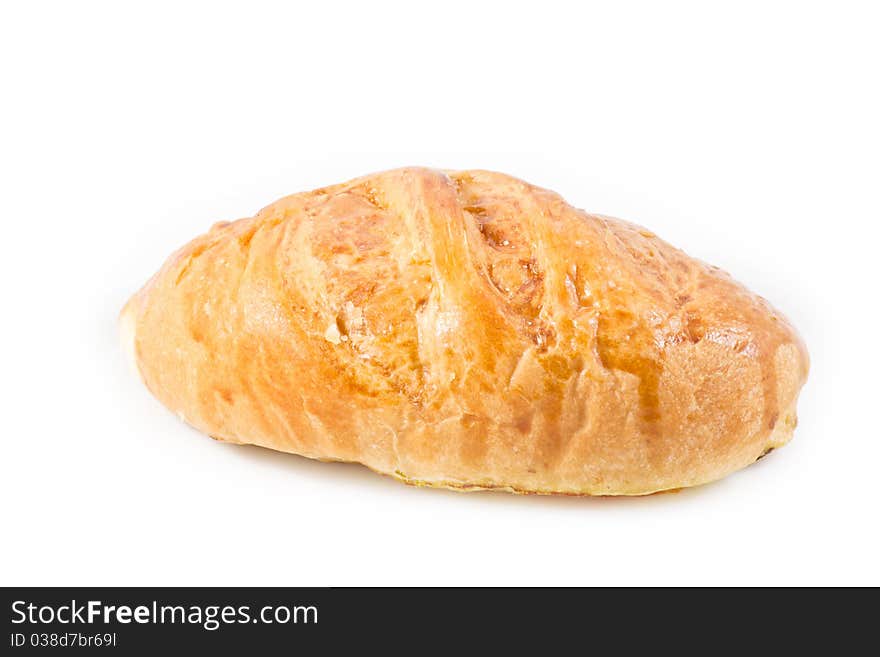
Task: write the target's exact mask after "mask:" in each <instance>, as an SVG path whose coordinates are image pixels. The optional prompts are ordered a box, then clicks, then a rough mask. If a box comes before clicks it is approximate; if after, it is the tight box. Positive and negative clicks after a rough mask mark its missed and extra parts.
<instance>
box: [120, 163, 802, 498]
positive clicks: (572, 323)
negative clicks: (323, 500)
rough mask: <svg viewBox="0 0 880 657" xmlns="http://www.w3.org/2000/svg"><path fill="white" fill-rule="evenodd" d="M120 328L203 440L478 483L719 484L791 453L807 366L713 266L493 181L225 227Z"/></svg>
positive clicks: (459, 177) (161, 275)
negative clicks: (781, 450)
mask: <svg viewBox="0 0 880 657" xmlns="http://www.w3.org/2000/svg"><path fill="white" fill-rule="evenodd" d="M122 322H123V324H124V330H125V334H126V343H127V344H128V346H129V347H130V348H131V351H132V355H133V357H134V359H135V362H136V364H137V367H138V369H139V372H140V374H141V376H142V378H143V380H144V382H145V383H146V385H147V386H148V387H149V389H150V390H151V391H152V393H153V394H154V395H155V396H156V397H157V398H158V399H159V400H161V401H162V403H164V404H165V405H166V406H167V407H168V408H170V409H171V410H173V411H174V412H176V413H178V414H179V415H180V416H181V417H182V418H183V419H184V420H185V421H186V422H188V423H189V424H191V425H193V426H194V427H196V428H197V429H199V430H201V431H203V432H204V433H206V434H209V435H211V436H213V437H215V438H218V439H221V440H225V441H231V442H236V443H253V444H256V445H262V446H264V447H268V448H271V449H276V450H281V451H285V452H293V453H295V454H301V455H303V456H307V457H310V458H317V459H325V460H342V461H356V462H360V463H363V464H364V465H366V466H368V467H370V468H372V469H374V470H376V471H378V472H381V473H385V474H388V475H392V476H395V477H397V478H399V479H402V480H404V481H406V482H408V483H415V484H422V485H432V486H443V487H449V488H455V489H465V490H466V489H480V488H502V489H506V490H511V491H516V492H535V493H565V494H588V495H639V494H646V493H651V492H655V491H659V490H665V489H670V488H681V487H684V486H692V485H695V484H701V483H704V482H708V481H712V480H715V479H718V478H720V477H723V476H725V475H727V474H728V473H730V472H732V471H734V470H737V469H739V468H742V467H744V466H746V465H748V464H750V463H752V462H753V461H755V460H756V459H757V458H759V457H760V456H761V455H762V454H764V453H765V452H766V451H767V450H768V449H770V448H774V447H779V446H780V445H783V444H785V443H786V442H787V441H788V440H789V439H790V437H791V433H792V430H793V428H794V426H795V423H796V419H795V403H796V399H797V395H798V392H799V390H800V388H801V386H802V385H803V383H804V381H805V379H806V375H807V369H808V357H807V353H806V350H805V348H804V345H803V343H802V342H801V340H800V339H799V338H798V336H797V333H796V332H795V331H794V330H793V329H792V327H791V326H790V325H789V324H788V323H787V321H786V320H785V318H784V317H782V316H781V315H780V314H779V313H778V312H777V311H775V310H774V309H773V308H772V307H770V306H769V305H768V304H767V302H766V301H764V300H763V299H761V298H760V297H758V296H756V295H754V294H752V293H751V292H749V291H748V290H746V289H745V288H743V287H742V286H741V285H739V284H738V283H736V282H735V281H733V280H732V279H731V278H730V277H729V276H728V275H726V274H725V273H723V272H721V271H720V270H718V269H717V268H714V267H711V266H708V265H705V264H703V263H701V262H699V261H697V260H694V259H692V258H690V257H688V256H687V255H685V254H684V253H682V252H681V251H679V250H677V249H675V248H673V247H671V246H670V245H668V244H667V243H665V242H663V241H662V240H660V239H659V238H657V237H656V236H655V235H654V234H652V233H651V232H649V231H647V230H645V229H643V228H640V227H638V226H635V225H632V224H629V223H626V222H623V221H619V220H616V219H611V218H607V217H602V216H596V215H590V214H587V213H585V212H583V211H581V210H578V209H575V208H573V207H571V206H569V205H567V204H566V203H565V202H564V201H563V200H562V198H560V197H559V196H558V195H557V194H554V193H553V192H550V191H547V190H544V189H540V188H537V187H534V186H531V185H529V184H527V183H525V182H523V181H521V180H517V179H515V178H512V177H509V176H506V175H503V174H499V173H491V172H487V171H457V172H443V171H436V170H429V169H420V168H407V169H398V170H393V171H387V172H383V173H379V174H374V175H370V176H366V177H363V178H358V179H356V180H353V181H350V182H347V183H344V184H341V185H336V186H332V187H326V188H322V189H318V190H315V191H312V192H307V193H302V194H295V195H293V196H289V197H286V198H283V199H281V200H279V201H277V202H276V203H273V204H272V205H270V206H268V207H267V208H265V209H263V210H262V211H260V212H259V213H258V214H257V215H256V216H254V217H251V218H247V219H241V220H239V221H235V222H232V223H220V224H217V225H215V226H214V227H213V228H212V229H211V230H210V232H208V233H207V234H205V235H202V236H201V237H198V238H196V239H195V240H193V241H192V242H190V243H189V244H187V245H186V246H184V247H183V248H182V249H180V250H179V251H177V252H176V253H175V254H173V255H172V256H171V258H170V259H169V260H168V261H167V262H166V263H165V265H164V266H163V267H162V269H161V270H160V271H159V272H158V273H157V274H156V275H155V276H154V277H153V278H152V279H151V280H150V281H149V282H148V283H147V285H146V286H145V287H144V288H143V289H142V290H141V291H140V292H138V293H137V294H136V295H135V296H134V297H133V298H132V299H131V301H129V303H128V304H127V305H126V307H125V309H124V310H123V314H122Z"/></svg>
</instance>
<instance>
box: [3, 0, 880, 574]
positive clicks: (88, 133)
mask: <svg viewBox="0 0 880 657" xmlns="http://www.w3.org/2000/svg"><path fill="white" fill-rule="evenodd" d="M878 31H880V22H878V16H877V14H876V13H874V11H873V10H872V9H871V4H870V3H865V4H861V5H857V4H853V3H847V2H828V3H824V4H817V3H800V2H799V3H791V4H788V3H778V2H760V3H748V2H738V3H703V2H695V3H687V4H682V3H672V4H670V3H628V2H623V3H599V4H598V5H597V6H592V7H590V6H588V5H587V4H585V3H575V2H566V3H555V2H548V1H547V0H542V1H541V2H530V3H516V2H505V3H499V4H488V3H481V2H476V1H471V2H464V3H456V2H448V1H446V2H431V3H418V2H409V3H401V4H399V5H387V4H384V3H379V2H362V3H351V4H337V3H330V2H314V3H296V2H290V3H284V4H278V5H264V4H262V3H258V2H246V3H245V2H243V3H240V5H239V6H238V7H236V8H233V7H228V6H225V5H223V4H222V3H216V2H212V3H206V4H204V5H200V4H192V3H182V2H174V3H169V4H168V5H163V4H160V3H137V5H136V4H135V3H118V2H108V3H104V4H97V3H92V2H75V3H72V2H63V3H61V2H59V3H56V4H47V3H40V2H33V3H14V4H13V3H4V4H3V8H2V10H0V67H2V69H0V70H2V88H0V94H2V96H3V98H2V101H0V118H2V120H0V137H2V139H0V222H2V236H3V242H2V258H0V263H2V265H0V266H2V276H0V280H2V286H3V290H2V292H3V296H2V300H3V309H4V310H3V321H2V323H0V331H2V345H3V356H2V376H0V386H2V398H3V429H2V456H0V468H2V470H0V477H2V479H0V516H2V517H0V523H2V524H0V526H2V527H3V529H2V534H3V538H2V540H0V583H2V584H6V585H13V584H15V585H19V584H20V585H49V584H94V585H134V584H154V585H159V584H179V585H195V584H212V585H243V584H253V585H270V584H276V585H341V584H352V585H360V584H404V585H410V584H420V585H424V584H511V585H512V584H561V585H567V584H582V585H586V584H874V585H877V584H880V568H878V563H880V559H878V552H880V543H878V509H877V507H878V502H880V499H878V498H880V495H878V483H877V481H876V480H877V474H878V464H880V435H878V428H877V426H878V425H877V413H878V399H877V393H878V372H880V369H878V368H880V363H878V356H877V353H878V344H880V342H878V341H880V335H878V325H880V324H878V322H880V317H878V310H877V308H878V299H877V283H878V276H877V271H878V262H880V242H878V236H880V235H878V228H877V226H878V220H880V200H878V196H880V194H878V192H880V131H878V123H880V98H878V63H880V46H878V36H877V35H878ZM408 164H421V165H428V166H437V167H448V168H489V169H496V170H500V171H504V172H507V173H510V174H513V175H516V176H519V177H522V178H525V179H526V180H529V181H530V182H533V183H536V184H539V185H542V186H545V187H549V188H551V189H554V190H556V191H558V192H560V193H562V194H563V196H565V197H566V198H567V199H568V200H569V201H570V202H571V203H572V204H574V205H576V206H578V207H583V208H586V209H588V210H591V211H596V212H601V213H605V214H611V215H616V216H620V217H624V218H627V219H630V220H632V221H635V222H637V223H640V224H643V225H645V226H648V227H650V228H651V229H652V230H654V231H656V232H657V233H658V234H660V235H661V236H662V237H664V238H665V239H667V240H668V241H670V242H672V243H673V244H675V245H677V246H680V247H681V248H684V249H685V250H686V251H687V252H689V253H690V254H692V255H694V256H697V257H699V258H701V259H704V260H707V261H709V262H712V263H714V264H717V265H719V266H721V267H722V268H724V269H727V270H728V271H730V272H732V273H733V274H734V276H735V277H736V278H738V279H739V280H741V281H743V282H744V283H746V284H747V285H748V286H750V287H751V288H753V289H754V290H756V291H757V292H759V293H761V294H762V295H764V296H766V297H767V298H768V299H770V300H771V301H772V302H773V303H774V304H775V305H777V306H778V307H779V308H780V309H781V310H782V311H783V312H785V313H786V314H788V315H789V317H790V318H791V319H792V321H793V322H794V324H795V325H796V326H797V327H798V328H799V329H800V331H801V332H802V334H803V336H804V338H805V340H806V342H807V345H808V347H809V349H810V352H811V356H812V371H811V374H810V379H809V382H808V384H807V386H806V388H805V389H804V392H803V394H802V396H801V401H800V409H799V410H800V426H799V427H798V429H797V432H796V434H795V440H794V441H793V443H791V445H790V446H788V447H786V448H785V449H783V450H779V451H777V452H775V453H774V454H773V455H772V456H770V457H769V458H767V459H764V460H762V461H760V462H759V463H758V464H756V465H755V466H753V467H750V468H748V469H747V470H745V471H743V472H741V473H739V474H736V475H734V476H731V477H729V478H728V479H726V480H724V481H722V482H720V483H717V484H713V485H709V486H705V487H702V488H699V489H695V490H689V491H685V492H682V493H679V494H668V495H660V496H654V497H650V498H644V499H576V498H572V499H569V498H563V499H556V498H541V497H518V496H510V495H506V494H499V493H482V494H469V495H462V494H456V493H451V492H444V491H435V490H422V489H415V488H408V487H405V486H402V485H400V484H398V483H396V482H394V481H392V480H390V479H387V478H382V477H379V476H377V475H374V474H372V473H370V472H368V471H367V470H366V469H364V468H361V467H359V466H355V465H329V464H322V463H316V462H311V461H307V460H305V459H302V458H299V457H296V456H290V455H283V454H276V453H273V452H269V451H266V450H261V449H258V448H253V447H234V446H227V445H222V444H220V443H217V442H215V441H212V440H209V439H207V438H205V437H203V436H201V435H199V434H198V433H197V432H195V431H193V430H191V429H189V428H187V427H186V426H184V425H183V424H181V423H180V422H179V421H178V420H177V418H176V417H174V416H173V415H172V414H171V413H169V412H167V411H166V410H165V409H164V408H163V407H162V406H161V405H160V404H159V403H158V402H157V401H155V400H154V399H153V398H152V397H150V395H149V394H148V393H147V391H146V390H145V389H144V388H143V386H142V385H141V384H140V383H139V381H138V380H137V377H136V376H135V375H134V374H133V373H132V372H131V371H129V370H128V369H127V367H126V364H125V362H124V359H123V357H122V355H121V353H120V350H119V348H118V342H117V334H116V325H115V319H116V315H117V313H118V311H119V309H120V307H121V306H122V305H123V303H124V301H125V300H126V299H127V297H128V296H129V295H130V294H131V293H133V292H134V291H135V290H136V289H137V288H138V287H139V286H140V285H141V284H142V283H143V282H144V281H145V280H146V279H147V278H148V277H149V276H150V275H151V274H152V273H153V272H154V271H155V270H156V269H157V268H158V267H159V266H160V265H161V264H162V262H163V260H164V259H165V257H166V256H168V255H169V254H170V252H171V251H172V250H174V249H175V248H177V247H178V246H180V245H181V244H183V243H184V242H186V241H188V240H189V239H190V238H192V237H194V236H195V235H197V234H198V233H200V232H202V231H204V230H206V229H207V228H208V227H209V226H210V225H211V224H212V223H213V222H214V221H217V220H221V219H234V218H238V217H243V216H249V215H251V214H253V213H254V212H255V211H256V210H258V209H259V208H260V207H262V206H264V205H267V204H268V203H270V202H271V201H273V200H274V199H276V198H278V197H280V196H282V195H285V194H288V193H293V192H296V191H302V190H306V189H309V188H313V187H317V186H321V185H325V184H329V183H334V182H340V181H343V180H345V179H348V178H351V177H354V176H357V175H360V174H364V173H368V172H371V171H375V170H381V169H385V168H391V167H396V166H401V165H408Z"/></svg>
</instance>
